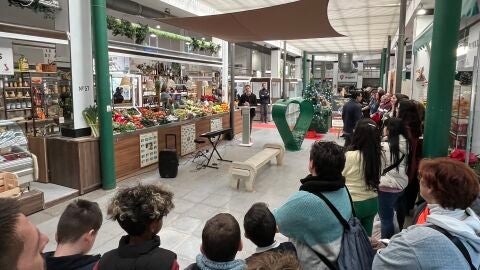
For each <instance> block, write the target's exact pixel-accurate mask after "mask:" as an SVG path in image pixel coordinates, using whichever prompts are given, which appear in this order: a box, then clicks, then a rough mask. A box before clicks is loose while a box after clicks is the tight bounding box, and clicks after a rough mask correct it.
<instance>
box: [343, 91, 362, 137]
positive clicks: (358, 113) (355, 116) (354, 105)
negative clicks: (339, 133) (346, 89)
mask: <svg viewBox="0 0 480 270" xmlns="http://www.w3.org/2000/svg"><path fill="white" fill-rule="evenodd" d="M362 115H363V114H362V106H361V105H360V104H359V103H358V102H356V101H355V100H353V99H350V101H349V102H347V103H346V104H345V105H343V109H342V119H343V133H346V134H352V133H353V129H354V128H355V125H356V124H357V122H358V120H360V119H362Z"/></svg>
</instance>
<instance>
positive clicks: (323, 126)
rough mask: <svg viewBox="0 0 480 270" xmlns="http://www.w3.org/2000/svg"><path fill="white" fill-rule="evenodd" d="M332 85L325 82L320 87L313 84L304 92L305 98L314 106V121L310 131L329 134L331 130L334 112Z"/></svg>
mask: <svg viewBox="0 0 480 270" xmlns="http://www.w3.org/2000/svg"><path fill="white" fill-rule="evenodd" d="M319 87H320V89H319ZM332 96H333V93H332V85H331V83H328V82H323V83H321V84H319V85H318V86H317V85H315V84H314V83H313V82H311V83H310V84H309V85H308V86H307V88H306V89H305V91H304V92H303V98H304V99H307V100H309V101H310V102H311V103H312V104H313V109H314V110H313V111H314V114H313V119H312V124H311V125H310V128H309V130H315V131H316V132H318V133H327V132H328V129H329V128H330V123H329V122H330V116H331V114H332V110H331V107H330V104H331V102H332Z"/></svg>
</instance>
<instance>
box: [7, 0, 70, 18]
mask: <svg viewBox="0 0 480 270" xmlns="http://www.w3.org/2000/svg"><path fill="white" fill-rule="evenodd" d="M8 5H9V6H14V7H19V8H21V9H25V8H27V9H31V10H33V11H34V12H35V13H38V12H42V13H44V14H45V15H44V17H45V19H52V20H54V19H55V15H56V13H57V12H58V11H60V10H61V8H60V7H58V8H56V7H52V6H47V5H44V4H42V3H40V1H39V0H31V3H30V4H25V2H24V1H20V0H8Z"/></svg>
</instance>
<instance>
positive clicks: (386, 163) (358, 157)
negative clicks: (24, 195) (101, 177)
mask: <svg viewBox="0 0 480 270" xmlns="http://www.w3.org/2000/svg"><path fill="white" fill-rule="evenodd" d="M372 96H374V97H375V98H376V100H377V101H376V102H369V104H368V108H362V107H361V106H360V103H359V102H360V101H361V96H360V95H356V94H355V93H354V94H353V96H352V100H351V102H350V104H347V106H346V108H345V110H344V114H345V115H344V119H346V123H347V124H348V125H350V126H349V127H346V130H345V133H346V135H347V138H348V143H347V144H346V146H344V147H343V146H340V145H338V144H336V143H335V142H322V141H319V142H315V143H313V145H312V147H311V150H310V156H309V162H308V169H309V174H308V175H307V176H306V177H304V178H302V179H301V180H300V181H299V182H300V183H299V189H298V191H296V192H295V193H294V194H292V195H291V196H290V197H289V198H288V199H287V200H286V202H285V203H284V204H283V205H282V206H280V207H279V208H277V209H272V210H271V209H269V207H268V205H267V204H265V203H255V204H253V205H252V206H251V208H250V209H249V210H248V211H247V212H246V213H245V216H244V220H243V230H244V236H245V238H247V239H248V240H249V241H251V242H252V243H254V244H255V245H256V246H257V248H256V250H255V252H253V253H252V254H251V256H249V257H248V258H246V259H245V260H244V259H239V258H238V256H237V254H238V252H239V251H241V250H242V249H243V242H242V233H241V228H240V224H239V222H238V221H237V220H236V219H235V217H233V216H232V215H231V214H229V213H218V214H216V215H214V216H213V217H211V218H210V219H209V220H208V221H207V222H206V223H205V225H204V227H203V231H202V242H201V245H200V246H199V254H198V256H197V257H196V259H195V263H193V264H191V265H189V266H188V267H187V268H185V269H188V270H196V269H201V270H222V269H231V270H246V269H248V270H250V269H251V270H254V269H255V270H267V269H269V270H277V269H278V270H280V269H282V270H297V269H306V270H310V269H312V270H316V269H358V270H363V269H375V270H377V269H378V270H380V269H382V270H383V269H395V270H398V269H449V270H450V269H479V266H480V219H479V216H478V215H479V210H480V209H479V205H480V199H479V198H480V197H479V193H480V187H479V186H480V184H479V178H478V175H477V174H476V173H475V172H474V171H473V170H472V169H471V168H470V167H468V166H467V165H466V164H464V163H461V162H459V161H455V160H452V159H449V158H437V159H431V160H421V159H420V158H419V157H420V152H421V150H420V149H421V140H420V138H421V134H422V122H423V115H422V114H423V111H422V110H421V108H420V105H419V104H418V103H417V102H415V101H411V100H408V99H407V98H406V97H404V96H400V95H394V96H391V97H390V96H389V95H388V94H384V93H382V92H381V90H380V91H378V92H377V93H376V94H375V95H372ZM382 100H383V101H382ZM387 103H390V105H388V104H387ZM382 108H383V109H382ZM362 110H363V111H367V110H368V115H369V117H364V118H362V117H363V116H362V115H363V113H362ZM382 110H383V111H382ZM378 112H380V113H381V117H380V120H378V121H376V120H375V119H372V118H373V116H374V115H375V114H376V113H378ZM357 114H359V115H360V116H359V118H358V119H356V117H357V116H358V115H357ZM173 196H174V194H173V193H172V192H170V191H169V190H168V189H166V188H165V187H164V186H162V185H137V186H133V187H128V188H124V189H122V190H119V191H118V192H117V193H116V194H115V196H114V197H113V198H112V200H111V202H110V203H109V205H108V211H107V215H108V218H109V219H111V220H113V221H116V222H117V223H118V225H119V226H120V227H121V228H122V229H123V230H124V231H125V235H124V236H123V237H121V239H120V240H119V244H118V247H117V248H115V249H113V250H111V251H109V252H106V253H105V254H103V255H88V254H89V252H90V250H91V249H92V247H93V245H94V242H95V239H96V237H97V236H98V232H99V229H100V227H101V226H102V221H103V216H102V212H101V211H100V208H99V205H98V204H97V203H95V202H90V201H87V200H82V199H78V200H75V201H73V202H71V203H70V204H69V205H68V206H67V207H66V209H65V210H64V212H63V213H62V215H61V217H60V219H59V222H58V226H57V232H56V237H55V241H56V242H57V247H56V249H55V251H52V252H47V253H44V252H43V249H44V248H45V246H46V244H47V242H48V239H47V237H46V236H45V235H44V234H42V233H41V232H40V231H39V230H38V229H37V228H36V227H35V226H34V225H33V224H32V223H31V222H30V221H29V220H28V219H27V218H26V217H25V216H24V215H23V214H21V211H20V207H19V203H18V201H16V200H15V199H6V198H2V199H0V237H1V239H2V241H0V268H1V269H7V270H10V269H12V270H13V269H16V270H45V269H46V270H57V269H58V270H60V269H62V270H92V269H93V270H123V269H125V270H133V269H138V270H153V269H158V270H163V269H165V270H176V269H180V266H179V264H178V262H177V255H176V253H175V252H174V251H171V250H167V249H164V248H162V247H161V245H160V243H161V242H160V237H159V236H158V234H159V232H160V230H161V229H162V225H163V219H164V218H165V217H166V216H167V215H168V214H169V212H170V211H171V210H172V209H173V208H174V204H173ZM421 202H423V203H422V204H420V205H419V207H418V214H417V215H415V218H414V219H413V225H411V226H408V227H407V228H406V229H404V230H401V231H400V230H399V228H400V229H401V228H403V227H404V223H405V216H406V215H407V214H408V213H409V211H410V210H411V209H413V206H414V205H415V204H419V203H421ZM377 214H378V216H379V219H380V237H374V236H372V231H373V228H374V220H375V216H376V215H377ZM397 224H398V228H397ZM405 227H406V226H405ZM277 233H281V234H283V235H285V236H287V237H288V238H289V242H284V243H280V242H277V241H276V240H275V235H276V234H277ZM369 236H370V237H369Z"/></svg>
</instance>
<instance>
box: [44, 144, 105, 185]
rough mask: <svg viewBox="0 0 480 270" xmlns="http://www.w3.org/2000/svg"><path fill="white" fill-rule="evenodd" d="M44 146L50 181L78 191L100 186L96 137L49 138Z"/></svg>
mask: <svg viewBox="0 0 480 270" xmlns="http://www.w3.org/2000/svg"><path fill="white" fill-rule="evenodd" d="M47 149H48V151H47V156H48V168H49V182H50V183H53V184H57V185H60V186H65V187H69V188H74V189H78V191H79V192H80V194H84V193H87V192H89V191H92V190H94V189H97V188H98V187H100V186H101V178H100V158H99V153H100V152H99V144H98V138H92V137H81V138H68V137H49V138H48V139H47Z"/></svg>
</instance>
